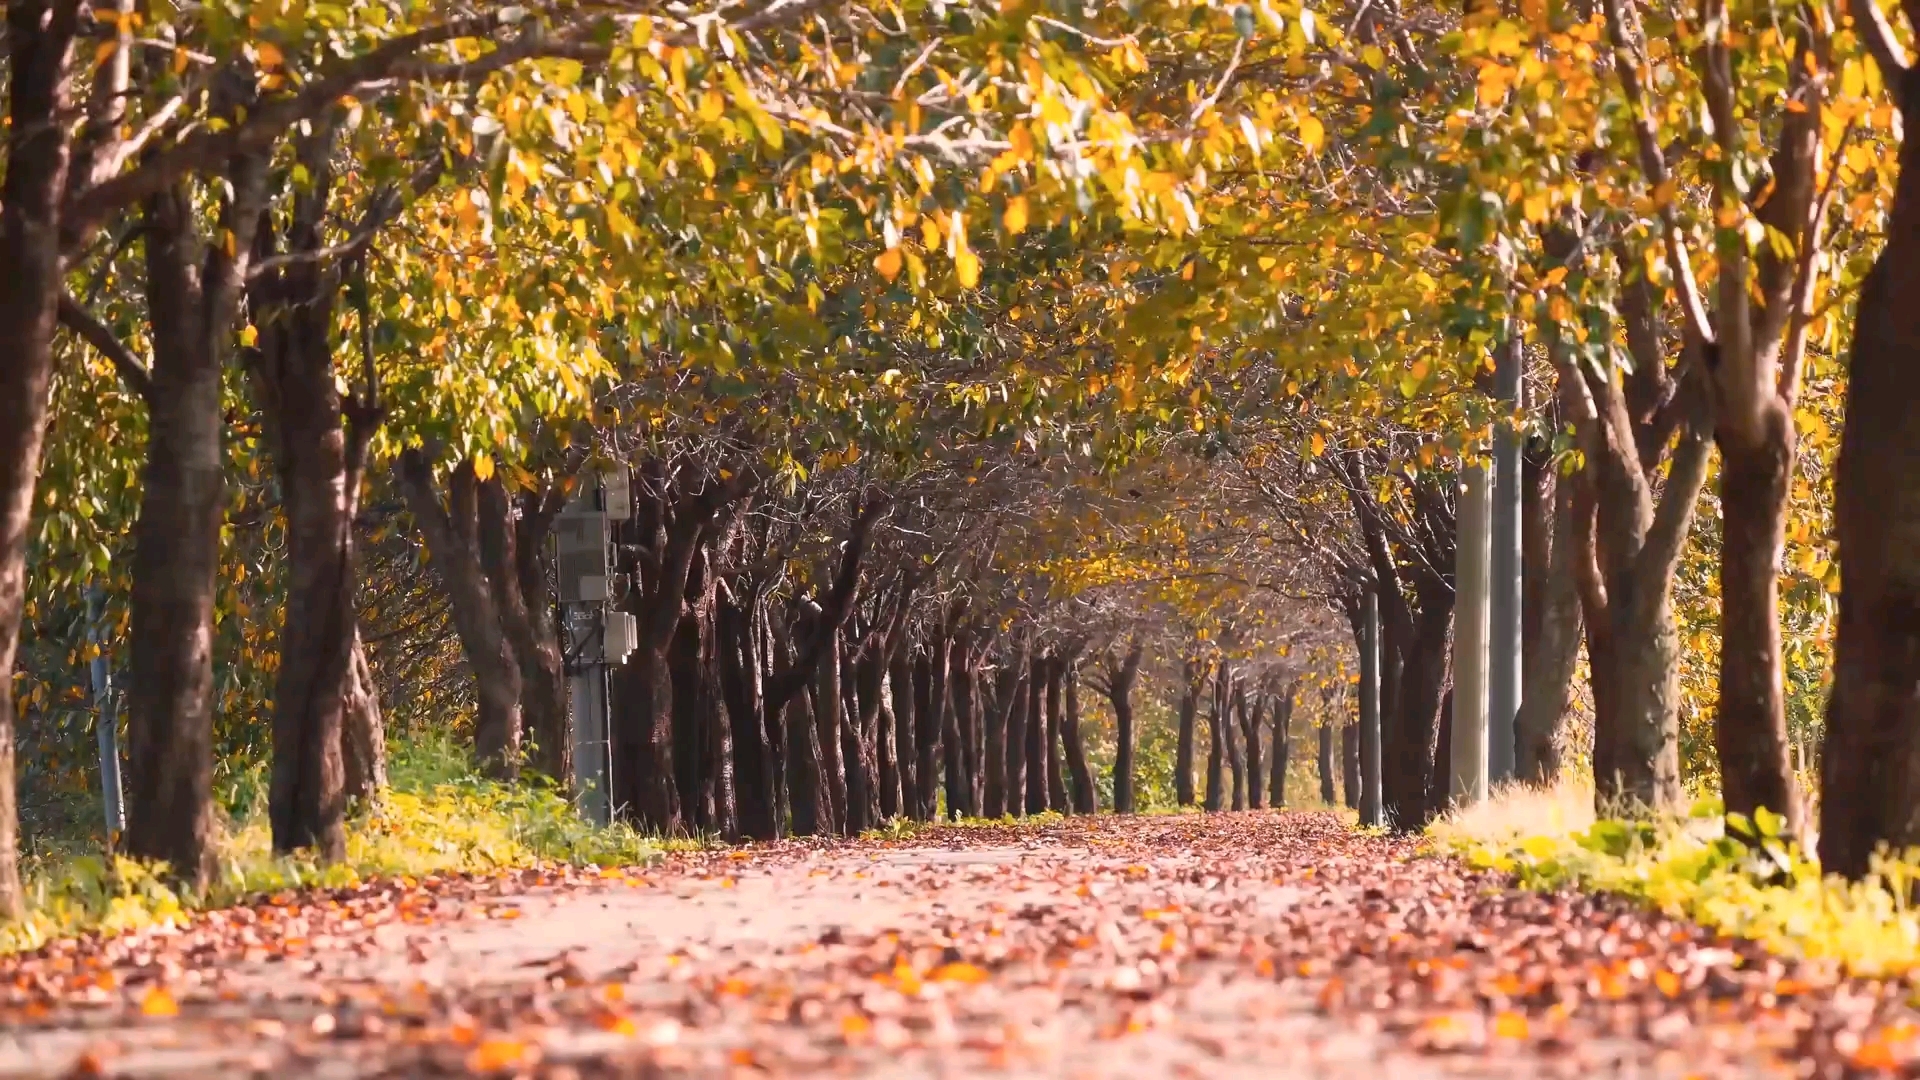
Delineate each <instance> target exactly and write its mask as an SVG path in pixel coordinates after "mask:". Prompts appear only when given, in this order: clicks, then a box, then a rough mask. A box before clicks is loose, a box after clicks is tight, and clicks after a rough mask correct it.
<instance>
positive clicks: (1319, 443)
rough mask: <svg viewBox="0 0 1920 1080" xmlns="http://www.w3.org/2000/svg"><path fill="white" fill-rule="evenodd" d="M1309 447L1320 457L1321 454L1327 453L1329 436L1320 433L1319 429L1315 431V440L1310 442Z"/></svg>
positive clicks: (1315, 455) (1314, 454)
mask: <svg viewBox="0 0 1920 1080" xmlns="http://www.w3.org/2000/svg"><path fill="white" fill-rule="evenodd" d="M1308 449H1309V450H1311V451H1312V453H1313V456H1314V457H1319V456H1320V455H1321V454H1324V453H1326V452H1327V437H1326V436H1325V435H1322V434H1320V433H1319V432H1317V431H1316V432H1314V433H1313V440H1312V441H1311V442H1310V443H1308Z"/></svg>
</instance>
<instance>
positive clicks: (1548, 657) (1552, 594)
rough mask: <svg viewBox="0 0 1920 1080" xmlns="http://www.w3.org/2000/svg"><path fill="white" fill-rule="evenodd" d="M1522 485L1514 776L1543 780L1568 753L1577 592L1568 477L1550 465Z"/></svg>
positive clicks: (1576, 648)
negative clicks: (1521, 626) (1563, 479)
mask: <svg viewBox="0 0 1920 1080" xmlns="http://www.w3.org/2000/svg"><path fill="white" fill-rule="evenodd" d="M1539 472H1540V474H1541V475H1540V477H1539V478H1538V479H1536V481H1535V482H1534V483H1532V484H1529V485H1528V488H1527V505H1526V507H1525V510H1524V513H1525V515H1526V516H1525V526H1524V528H1523V537H1524V544H1525V554H1524V559H1525V562H1526V566H1527V572H1526V584H1527V593H1526V595H1525V597H1524V600H1523V609H1524V611H1525V619H1524V622H1525V627H1526V629H1525V632H1524V633H1523V635H1522V640H1523V642H1524V646H1523V647H1524V649H1525V654H1526V655H1525V657H1524V659H1523V661H1522V665H1521V666H1522V669H1523V677H1522V689H1521V698H1520V712H1519V715H1518V716H1517V717H1516V718H1515V721H1514V728H1515V742H1514V746H1515V763H1514V764H1515V775H1516V776H1517V777H1518V778H1519V780H1520V781H1521V782H1522V783H1528V784H1548V783H1551V782H1552V781H1553V778H1554V777H1556V776H1558V775H1559V773H1560V770H1561V768H1562V765H1563V763H1564V762H1565V760H1566V754H1567V739H1568V734H1567V723H1568V719H1569V717H1570V715H1571V708H1572V701H1573V676H1574V671H1575V668H1576V667H1577V666H1578V664H1579V661H1580V639H1581V633H1582V631H1581V623H1580V591H1579V587H1578V585H1577V583H1576V581H1575V579H1574V558H1573V556H1574V550H1575V544H1574V542H1573V533H1574V510H1575V498H1574V489H1575V488H1576V487H1577V484H1576V483H1574V482H1573V481H1568V482H1567V483H1557V482H1556V481H1555V477H1554V474H1553V471H1552V470H1551V469H1550V468H1541V469H1540V470H1539Z"/></svg>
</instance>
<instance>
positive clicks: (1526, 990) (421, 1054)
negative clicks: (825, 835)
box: [0, 812, 1910, 1080]
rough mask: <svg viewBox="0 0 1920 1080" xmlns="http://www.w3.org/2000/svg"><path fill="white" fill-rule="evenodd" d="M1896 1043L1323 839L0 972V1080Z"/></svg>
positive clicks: (1255, 836)
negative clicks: (1866, 1038) (1865, 1038)
mask: <svg viewBox="0 0 1920 1080" xmlns="http://www.w3.org/2000/svg"><path fill="white" fill-rule="evenodd" d="M1906 1010H1907V1006H1906V1005H1904V1004H1903V1003H1902V1002H1901V998H1900V995H1899V994H1898V993H1897V992H1892V991H1889V990H1887V989H1886V988H1882V987H1878V986H1875V985H1872V984H1865V983H1853V984H1848V983H1835V982H1834V981H1833V980H1832V979H1830V978H1822V977H1820V976H1817V975H1815V974H1814V973H1812V972H1803V971H1798V970H1796V969H1795V968H1794V967H1793V965H1790V964H1787V963H1783V962H1781V961H1779V960H1775V959H1772V958H1769V957H1766V956H1765V955H1764V954H1761V953H1759V952H1758V951H1757V950H1755V949H1754V948H1752V947H1750V946H1746V945H1744V944H1732V945H1730V944H1728V943H1725V942H1720V941H1716V940H1714V939H1712V938H1711V937H1710V936H1708V935H1706V934H1704V933H1702V932H1700V931H1698V930H1696V929H1693V928H1691V927H1688V926H1685V925H1682V924H1676V923H1673V922H1670V921H1668V920H1665V919H1662V918H1660V917H1658V916H1654V915H1649V914H1646V913H1642V912H1640V911H1637V910H1635V909H1633V908H1631V907H1629V906H1627V905H1625V904H1623V903H1619V902H1615V901H1595V900H1592V899H1589V898H1584V897H1573V896H1557V897H1542V896H1536V895H1531V894H1525V893H1517V892H1514V891H1512V890H1510V889H1508V888H1506V887H1505V886H1504V885H1503V883H1502V882H1500V881H1498V880H1495V879H1491V878H1488V877H1486V876H1484V875H1479V874H1475V873H1473V872H1470V871H1468V870H1466V869H1464V868H1462V867H1461V866H1459V865H1458V864H1456V863H1454V862H1452V861H1450V860H1448V859H1444V858H1440V857H1436V856H1433V855H1431V854H1428V853H1423V852H1422V851H1421V850H1420V848H1419V845H1418V844H1417V843H1416V842H1413V841H1406V840H1391V839H1384V838H1379V837H1371V836H1364V835H1358V834H1355V833H1353V832H1351V831H1349V830H1348V829H1347V828H1346V827H1345V826H1344V825H1343V824H1342V823H1341V822H1340V821H1339V820H1338V819H1336V818H1335V817H1333V816H1332V815H1324V814H1280V813H1260V812H1254V813H1247V814H1223V815H1208V816H1205V817H1200V816H1184V817H1141V818H1112V817H1104V818H1096V819H1078V820H1075V819H1068V820H1066V821H1064V822H1059V823H1055V824H1050V825H1035V826H1018V827H1016V826H1006V827H994V828H982V827H965V828H960V827H956V828H938V829H934V830H931V831H928V832H925V833H922V834H919V835H917V836H915V837H912V838H909V839H905V840H900V841H891V842H889V841H861V842H856V843H844V844H838V845H820V846H807V845H802V844H797V843H793V844H783V845H777V846H771V847H766V848H755V849H751V850H747V851H735V852H727V851H720V852H701V853H696V854H681V855H674V856H671V857H669V858H668V859H667V860H666V861H665V862H664V863H663V864H661V865H659V866H655V867H649V868H644V869H639V870H634V871H629V872H626V873H622V874H612V875H606V876H595V875H591V874H586V875H581V874H573V875H563V876H559V877H554V876H551V875H533V874H527V875H519V876H512V877H506V878H501V879H497V880H492V881H464V880H453V881H439V882H431V881H430V882H421V883H414V884H412V885H411V886H408V885H407V883H398V884H389V885H385V886H375V887H369V888H363V889H359V890H352V891H346V892H341V893H338V894H332V895H327V894H316V895H313V896H287V897H278V898H274V899H273V900H272V901H271V902H269V901H263V902H262V903H259V904H256V905H254V906H252V907H250V908H244V909H239V910H237V911H235V912H230V913H224V914H220V915H217V916H210V917H208V918H206V919H204V920H203V921H201V922H200V923H197V924H196V925H195V926H194V927H192V928H190V929H188V930H187V931H184V932H178V933H174V934H170V935H158V934H151V933H149V934H140V935H133V936H129V937H125V938H121V939H116V940H113V941H110V942H104V943H103V942H97V941H94V942H81V943H72V944H69V945H67V946H64V947H60V948H56V949H53V950H49V951H47V952H44V953H42V954H37V955H34V956H29V957H21V958H15V959H12V960H5V961H0V1077H7V1078H12V1077H42V1076H63V1075H115V1076H119V1075H124V1076H142V1077H157V1076H178V1077H189V1076H195V1077H197V1076H229V1075H231V1076H245V1075H259V1076H273V1077H356V1076H422V1075H424V1076H441V1075H473V1074H480V1075H502V1076H540V1077H553V1078H560V1077H602V1076H606V1077H616V1076H617V1077H641V1076H663V1075H664V1076H680V1075H685V1076H761V1075H834V1076H876V1077H879V1076H929V1077H966V1076H978V1075H986V1074H992V1075H1002V1076H1012V1077H1083V1076H1084V1077H1098V1076H1139V1077H1156V1078H1165V1077H1239V1076H1246V1077H1256V1076H1258V1077H1268V1078H1282V1080H1286V1078H1294V1077H1298V1078H1302V1080H1306V1078H1313V1077H1335V1076H1356V1077H1368V1078H1374V1077H1391V1078H1392V1080H1424V1078H1429V1077H1435V1078H1437V1077H1515V1078H1519V1077H1546V1076H1567V1077H1592V1076H1623V1077H1673V1078H1676V1080H1677V1078H1681V1077H1689V1076H1700V1077H1714V1078H1719V1077H1741V1076H1840V1075H1850V1074H1851V1073H1850V1071H1849V1070H1850V1069H1851V1066H1849V1065H1848V1062H1849V1061H1850V1060H1851V1061H1852V1062H1853V1063H1854V1064H1860V1063H1862V1061H1863V1058H1862V1056H1861V1053H1860V1050H1859V1047H1860V1045H1861V1035H1860V1032H1862V1031H1863V1030H1864V1029H1865V1028H1866V1027H1867V1025H1868V1024H1869V1023H1873V1024H1884V1023H1887V1022H1889V1021H1890V1020H1892V1019H1894V1018H1896V1017H1897V1016H1906V1015H1910V1013H1909V1012H1907V1011H1906ZM1869 1063H1870V1062H1869Z"/></svg>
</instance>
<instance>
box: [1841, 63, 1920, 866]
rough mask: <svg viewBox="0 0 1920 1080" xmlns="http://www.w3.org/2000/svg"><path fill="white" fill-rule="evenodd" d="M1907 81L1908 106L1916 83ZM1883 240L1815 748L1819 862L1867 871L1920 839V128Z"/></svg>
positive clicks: (1869, 305) (1852, 408)
mask: <svg viewBox="0 0 1920 1080" xmlns="http://www.w3.org/2000/svg"><path fill="white" fill-rule="evenodd" d="M1917 78H1920V77H1916V76H1915V75H1913V74H1912V72H1911V71H1908V72H1906V73H1904V79H1903V81H1902V82H1901V83H1899V84H1895V83H1894V80H1893V79H1891V78H1889V79H1888V83H1889V84H1890V86H1891V85H1898V86H1899V94H1900V100H1901V103H1902V104H1903V105H1904V106H1906V107H1907V114H1908V115H1909V116H1913V115H1915V113H1916V110H1915V109H1914V108H1913V103H1914V102H1915V100H1916V98H1920V93H1916V90H1920V86H1917V85H1916V79H1917ZM1899 167H1900V176H1899V180H1898V184H1897V187H1896V189H1895V194H1894V202H1893V210H1892V213H1891V215H1890V216H1889V220H1888V226H1887V245H1886V247H1885V249H1883V250H1882V251H1881V253H1880V257H1879V260H1878V261H1877V262H1876V263H1875V264H1874V268H1873V271H1872V273H1871V274H1869V275H1868V278H1867V282H1866V286H1865V288H1864V289H1863V291H1862V292H1861V296H1860V301H1859V308H1858V312H1857V314H1856V315H1855V321H1854V339H1853V352H1852V355H1851V356H1850V357H1849V359H1848V380H1849V388H1848V392H1847V413H1846V425H1845V428H1844V429H1843V433H1842V435H1841V439H1840V459H1839V464H1838V466H1837V467H1836V469H1835V473H1834V477H1835V479H1834V496H1835V498H1834V520H1835V526H1836V529H1835V532H1836V536H1837V538H1838V540H1839V552H1840V554H1839V558H1840V566H1841V582H1842V586H1841V591H1840V619H1839V631H1838V635H1837V637H1836V639H1835V652H1834V680H1833V693H1832V696H1831V697H1830V698H1829V699H1828V702H1827V730H1826V741H1825V745H1824V746H1823V747H1822V750H1821V755H1820V862H1821V865H1822V867H1823V868H1824V869H1826V870H1827V871H1828V872H1830V873H1838V874H1845V875H1846V876H1848V877H1850V878H1855V879H1858V878H1860V877H1862V876H1864V875H1865V874H1866V873H1867V871H1868V870H1869V869H1870V865H1871V864H1870V860H1871V859H1872V856H1873V854H1874V852H1875V850H1876V849H1877V848H1878V847H1879V846H1880V845H1882V844H1886V845H1889V846H1891V847H1892V848H1893V849H1895V850H1900V849H1904V848H1907V847H1911V846H1913V845H1915V844H1920V813H1916V806H1920V694H1916V693H1915V692H1914V688H1915V687H1916V686H1920V558H1915V552H1920V428H1916V426H1915V424H1914V417H1916V416H1920V366H1916V365H1915V364H1914V362H1913V358H1914V356H1915V355H1916V354H1920V138H1913V137H1908V138H1907V139H1906V140H1905V141H1904V142H1902V144H1901V147H1900V166H1899Z"/></svg>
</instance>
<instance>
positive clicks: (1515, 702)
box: [1487, 328, 1525, 784]
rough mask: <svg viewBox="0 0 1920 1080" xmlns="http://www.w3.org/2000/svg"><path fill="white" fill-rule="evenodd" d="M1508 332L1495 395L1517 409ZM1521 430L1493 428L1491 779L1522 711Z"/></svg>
mask: <svg viewBox="0 0 1920 1080" xmlns="http://www.w3.org/2000/svg"><path fill="white" fill-rule="evenodd" d="M1515 330H1516V332H1512V333H1510V335H1509V339H1508V341H1507V344H1506V345H1505V346H1504V347H1502V348H1501V349H1500V352H1499V355H1498V356H1497V357H1496V358H1495V363H1494V373H1493V382H1494V396H1495V398H1496V399H1497V400H1498V401H1499V403H1500V406H1501V408H1503V409H1504V410H1506V411H1507V412H1508V413H1513V412H1515V411H1517V410H1519V409H1520V408H1521V407H1522V405H1524V404H1525V403H1524V402H1523V401H1522V400H1521V397H1522V392H1523V387H1522V385H1521V379H1520V374H1521V371H1520V369H1521V367H1522V362H1523V360H1524V357H1523V356H1522V355H1521V339H1520V335H1519V334H1518V333H1517V328H1515ZM1523 481H1524V477H1523V476H1522V475H1521V467H1520V433H1519V431H1518V430H1517V429H1516V428H1515V427H1514V426H1513V425H1512V424H1511V423H1507V422H1504V421H1503V422H1501V423H1497V424H1495V425H1494V429H1493V515H1492V524H1491V532H1492V536H1491V546H1492V563H1491V571H1490V573H1491V575H1492V579H1491V584H1490V598H1489V602H1488V620H1489V630H1488V633H1489V635H1490V636H1489V638H1488V646H1489V648H1488V661H1487V664H1488V666H1487V715H1488V717H1489V724H1490V725H1491V726H1490V730H1489V735H1488V741H1487V771H1488V778H1489V780H1490V781H1491V782H1492V783H1495V784H1500V783H1505V782H1506V781H1508V780H1511V779H1513V774H1514V768H1515V765H1514V756H1515V754H1514V746H1515V743H1516V741H1517V737H1516V735H1515V731H1514V719H1515V717H1516V716H1517V715H1518V714H1519V712H1520V693H1521V691H1520V687H1521V678H1522V675H1521V664H1520V660H1521V652H1522V647H1523V645H1524V642H1523V641H1522V633H1523V631H1522V629H1521V626H1522V622H1521V617H1522V608H1521V599H1520V596H1521V591H1520V589H1521V580H1522V574H1523V570H1524V567H1523V561H1524V560H1523V556H1522V554H1521V551H1522V548H1521V533H1520V530H1521V510H1520V508H1521V498H1522V494H1523V492H1522V489H1521V485H1522V483H1523Z"/></svg>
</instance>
